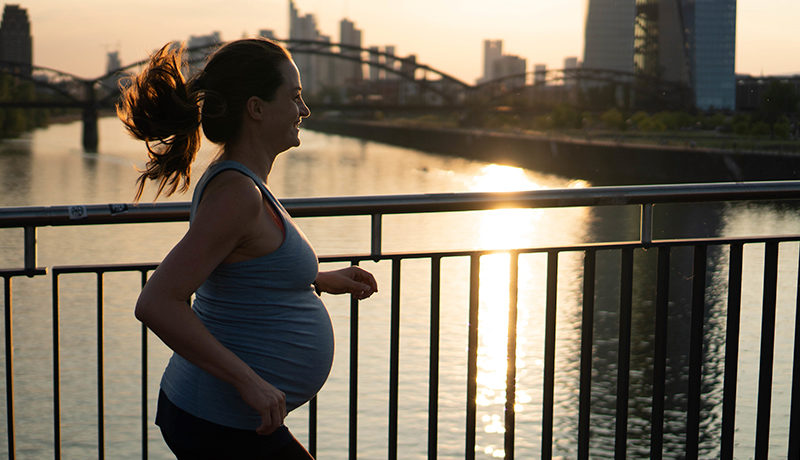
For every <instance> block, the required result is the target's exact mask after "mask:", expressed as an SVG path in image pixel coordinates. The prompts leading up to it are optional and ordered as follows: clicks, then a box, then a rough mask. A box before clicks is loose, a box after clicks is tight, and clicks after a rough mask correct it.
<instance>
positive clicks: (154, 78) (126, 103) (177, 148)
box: [117, 44, 200, 201]
mask: <svg viewBox="0 0 800 460" xmlns="http://www.w3.org/2000/svg"><path fill="white" fill-rule="evenodd" d="M182 57H183V48H182V47H181V48H177V49H176V47H174V46H171V45H169V44H168V45H166V46H164V47H163V48H161V49H160V50H159V51H158V52H156V53H155V54H153V55H152V56H151V58H150V62H149V64H148V65H147V67H146V68H145V69H144V71H142V73H141V74H139V75H138V76H136V77H135V78H133V79H132V81H131V85H130V86H129V87H128V88H127V89H125V90H124V92H123V94H122V100H121V101H120V103H119V104H118V105H117V116H119V118H120V120H122V122H123V123H124V124H125V127H126V128H127V129H128V131H129V132H130V133H131V135H132V136H133V137H135V138H136V139H139V140H142V141H144V142H145V144H146V145H147V152H148V161H147V165H146V167H145V169H144V170H142V171H140V172H141V175H140V176H139V178H138V179H137V180H136V183H137V191H136V198H135V199H136V200H137V201H138V200H139V198H140V197H141V196H142V192H143V190H144V185H145V182H146V181H147V180H148V179H150V180H154V181H159V185H158V192H157V193H156V198H158V196H159V195H160V194H161V192H164V191H165V193H166V195H167V196H169V195H172V194H173V193H175V191H177V190H179V191H181V192H183V191H186V190H187V189H188V188H189V174H190V171H191V165H192V162H193V161H194V158H195V156H196V154H197V150H198V149H199V148H200V130H199V127H200V107H199V104H200V96H199V92H198V91H195V90H194V88H190V86H191V87H194V86H195V85H189V84H187V82H186V80H185V79H184V77H183V74H182V73H181V63H182Z"/></svg>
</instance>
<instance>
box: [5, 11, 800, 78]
mask: <svg viewBox="0 0 800 460" xmlns="http://www.w3.org/2000/svg"><path fill="white" fill-rule="evenodd" d="M586 2H587V0H494V1H491V2H490V1H488V0H451V1H445V0H295V5H296V6H297V8H298V9H299V11H300V13H301V14H305V13H314V14H315V15H316V17H317V22H318V26H319V28H320V30H321V31H322V33H323V34H326V35H330V36H331V38H332V39H333V41H338V39H339V27H338V22H339V20H340V19H342V18H343V17H347V18H348V19H350V20H352V21H354V22H355V23H356V26H357V27H359V28H360V29H362V31H363V36H362V37H363V44H364V46H371V45H377V46H383V45H387V44H393V45H395V46H396V52H397V54H399V55H401V56H406V55H408V54H416V55H417V61H418V62H421V63H424V64H428V65H430V66H432V67H434V68H437V69H440V70H442V71H444V72H446V73H450V74H451V75H453V76H455V77H457V78H460V79H462V80H465V81H467V82H470V83H473V82H474V80H475V79H476V78H478V77H479V76H480V74H481V73H482V53H483V51H482V42H483V40H484V39H488V38H492V39H502V40H503V51H504V53H506V54H516V55H519V56H521V57H524V58H526V59H527V61H528V68H529V70H530V69H531V67H532V65H533V64H534V63H543V64H546V65H547V66H548V67H549V68H561V67H563V65H562V64H563V59H564V57H567V56H578V57H579V58H581V59H582V56H583V26H584V21H585V17H586ZM13 3H18V4H20V5H21V6H22V7H23V8H26V9H27V10H28V15H29V17H30V19H31V23H32V25H31V27H32V33H33V40H34V44H33V50H34V51H33V52H34V64H36V65H41V66H46V67H52V68H56V69H59V70H64V71H67V72H70V73H74V74H77V75H79V76H82V77H96V76H99V75H101V74H102V73H104V69H105V54H106V51H109V50H118V51H119V52H120V57H121V59H122V62H123V64H127V63H132V62H135V61H138V60H141V59H143V58H145V57H146V55H147V54H148V53H149V52H150V51H152V50H153V49H156V48H158V47H160V46H161V45H163V44H164V43H166V42H167V41H171V40H186V39H187V38H188V37H189V36H190V35H204V34H207V33H210V32H212V31H215V30H216V31H219V32H220V33H221V35H222V38H223V40H232V39H235V38H239V37H241V36H243V35H255V34H257V33H258V30H259V29H273V30H274V31H275V33H276V35H277V36H278V37H287V36H288V0H191V1H188V0H126V1H122V0H77V1H66V0H18V1H16V2H13ZM737 16H738V21H737V33H736V35H737V39H736V71H737V72H738V73H750V74H761V73H762V72H763V73H764V74H766V75H775V74H789V73H800V57H798V51H799V50H800V34H798V33H797V24H798V23H800V0H739V1H738V7H737Z"/></svg>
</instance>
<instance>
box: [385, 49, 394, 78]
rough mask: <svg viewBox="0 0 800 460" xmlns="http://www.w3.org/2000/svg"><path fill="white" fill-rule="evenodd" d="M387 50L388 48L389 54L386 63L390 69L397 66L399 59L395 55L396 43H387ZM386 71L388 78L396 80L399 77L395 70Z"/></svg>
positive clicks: (387, 52)
mask: <svg viewBox="0 0 800 460" xmlns="http://www.w3.org/2000/svg"><path fill="white" fill-rule="evenodd" d="M385 50H386V54H387V56H386V61H385V62H384V65H385V66H386V67H387V68H389V69H394V68H395V67H396V63H397V59H396V58H395V57H394V56H395V48H394V45H386V48H385ZM385 73H386V79H387V80H396V79H397V74H396V73H394V72H385Z"/></svg>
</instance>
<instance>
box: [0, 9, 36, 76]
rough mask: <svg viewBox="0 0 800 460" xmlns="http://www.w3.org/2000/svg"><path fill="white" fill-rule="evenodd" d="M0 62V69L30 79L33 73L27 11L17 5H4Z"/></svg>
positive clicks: (31, 45)
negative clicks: (1, 63) (0, 62)
mask: <svg viewBox="0 0 800 460" xmlns="http://www.w3.org/2000/svg"><path fill="white" fill-rule="evenodd" d="M0 61H3V63H4V64H3V65H2V67H3V68H5V69H7V70H9V71H11V72H14V73H20V74H22V75H25V76H28V77H30V76H31V74H32V73H33V67H32V65H33V38H32V37H31V25H30V22H29V21H28V11H27V10H26V9H24V8H20V6H19V5H6V6H5V8H4V9H3V19H2V22H1V23H0Z"/></svg>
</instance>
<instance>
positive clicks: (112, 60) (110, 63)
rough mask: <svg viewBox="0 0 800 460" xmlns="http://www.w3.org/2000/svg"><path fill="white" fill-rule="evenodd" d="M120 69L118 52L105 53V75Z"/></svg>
mask: <svg viewBox="0 0 800 460" xmlns="http://www.w3.org/2000/svg"><path fill="white" fill-rule="evenodd" d="M120 68H122V62H121V61H120V60H119V51H111V52H108V53H106V73H111V72H113V71H115V70H117V69H120Z"/></svg>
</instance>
